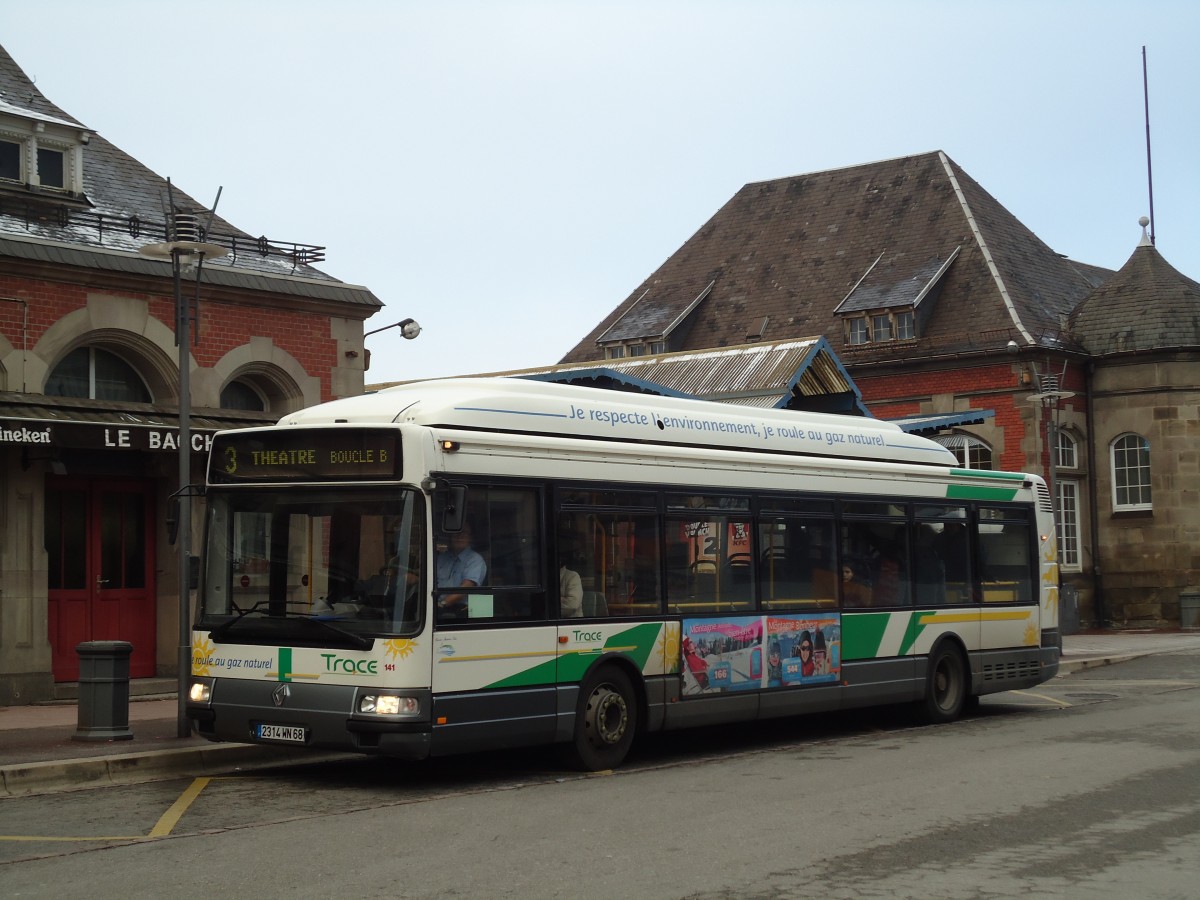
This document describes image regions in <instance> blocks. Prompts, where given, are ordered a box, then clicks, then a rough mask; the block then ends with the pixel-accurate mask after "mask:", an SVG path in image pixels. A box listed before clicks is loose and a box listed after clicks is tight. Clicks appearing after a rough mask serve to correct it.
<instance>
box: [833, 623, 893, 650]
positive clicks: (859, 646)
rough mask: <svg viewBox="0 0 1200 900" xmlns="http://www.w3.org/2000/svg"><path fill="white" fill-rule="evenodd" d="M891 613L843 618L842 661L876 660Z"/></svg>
mask: <svg viewBox="0 0 1200 900" xmlns="http://www.w3.org/2000/svg"><path fill="white" fill-rule="evenodd" d="M890 619H891V613H855V614H854V615H852V616H842V659H874V658H875V657H876V656H878V655H879V647H880V645H881V644H882V643H883V634H884V632H885V631H887V627H888V621H889V620H890Z"/></svg>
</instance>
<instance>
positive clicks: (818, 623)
mask: <svg viewBox="0 0 1200 900" xmlns="http://www.w3.org/2000/svg"><path fill="white" fill-rule="evenodd" d="M765 632H766V636H765V638H764V639H765V640H766V643H767V672H766V683H765V684H764V685H763V686H764V687H794V686H797V685H803V684H828V683H831V682H835V681H837V680H838V678H839V677H840V676H841V668H842V624H841V620H840V619H839V617H838V616H836V615H828V614H825V615H819V616H805V615H787V616H767V620H766V629H765Z"/></svg>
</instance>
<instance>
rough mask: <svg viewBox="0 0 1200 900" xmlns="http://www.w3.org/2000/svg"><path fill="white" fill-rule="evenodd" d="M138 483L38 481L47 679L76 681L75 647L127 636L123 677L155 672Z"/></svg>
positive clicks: (148, 539) (146, 526) (149, 530)
mask: <svg viewBox="0 0 1200 900" xmlns="http://www.w3.org/2000/svg"><path fill="white" fill-rule="evenodd" d="M153 496H154V487H153V485H152V484H151V483H149V482H145V481H101V480H90V479H83V478H48V479H47V480H46V552H47V562H48V566H47V568H48V570H49V571H48V596H49V605H50V623H49V624H50V647H51V652H52V659H53V669H54V680H55V681H78V680H79V657H78V654H77V653H76V652H75V647H76V645H77V644H80V643H82V642H83V641H129V643H131V644H133V653H132V655H131V656H130V658H129V674H130V676H131V677H133V678H149V677H151V676H153V675H154V674H155V660H156V657H157V653H156V647H155V638H156V633H157V629H156V622H155V595H156V590H155V586H154V569H153V560H154V547H153V536H154V529H153V527H152V520H151V518H150V509H151V504H150V499H151V498H152V497H153Z"/></svg>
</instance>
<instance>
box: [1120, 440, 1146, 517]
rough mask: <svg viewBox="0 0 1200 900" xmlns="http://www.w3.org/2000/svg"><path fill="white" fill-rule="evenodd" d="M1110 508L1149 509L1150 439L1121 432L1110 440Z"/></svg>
mask: <svg viewBox="0 0 1200 900" xmlns="http://www.w3.org/2000/svg"><path fill="white" fill-rule="evenodd" d="M1112 483H1113V509H1117V510H1121V509H1151V508H1152V504H1151V502H1150V442H1149V441H1148V440H1146V439H1145V438H1144V437H1142V436H1141V435H1140V434H1123V435H1121V436H1120V437H1119V438H1117V439H1116V440H1115V441H1113V442H1112Z"/></svg>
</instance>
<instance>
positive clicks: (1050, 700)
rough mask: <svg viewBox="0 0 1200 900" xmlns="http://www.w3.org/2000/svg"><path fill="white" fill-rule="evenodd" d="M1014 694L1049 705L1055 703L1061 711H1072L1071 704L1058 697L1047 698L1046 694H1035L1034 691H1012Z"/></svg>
mask: <svg viewBox="0 0 1200 900" xmlns="http://www.w3.org/2000/svg"><path fill="white" fill-rule="evenodd" d="M1010 693H1013V694H1020V695H1021V696H1022V697H1033V698H1034V699H1036V700H1045V701H1046V702H1047V703H1053V704H1054V705H1055V706H1058V707H1059V708H1060V709H1070V708H1071V704H1070V703H1068V702H1067V701H1066V700H1059V699H1058V698H1057V697H1047V696H1046V695H1045V694H1035V693H1034V692H1033V691H1011V692H1010Z"/></svg>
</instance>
